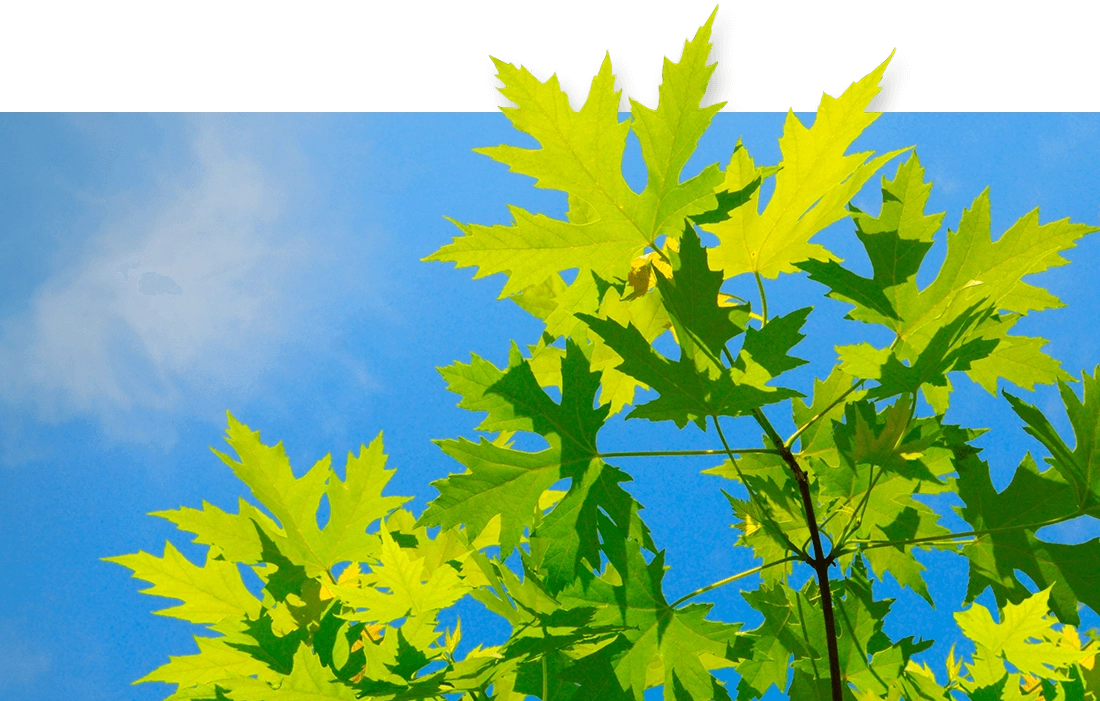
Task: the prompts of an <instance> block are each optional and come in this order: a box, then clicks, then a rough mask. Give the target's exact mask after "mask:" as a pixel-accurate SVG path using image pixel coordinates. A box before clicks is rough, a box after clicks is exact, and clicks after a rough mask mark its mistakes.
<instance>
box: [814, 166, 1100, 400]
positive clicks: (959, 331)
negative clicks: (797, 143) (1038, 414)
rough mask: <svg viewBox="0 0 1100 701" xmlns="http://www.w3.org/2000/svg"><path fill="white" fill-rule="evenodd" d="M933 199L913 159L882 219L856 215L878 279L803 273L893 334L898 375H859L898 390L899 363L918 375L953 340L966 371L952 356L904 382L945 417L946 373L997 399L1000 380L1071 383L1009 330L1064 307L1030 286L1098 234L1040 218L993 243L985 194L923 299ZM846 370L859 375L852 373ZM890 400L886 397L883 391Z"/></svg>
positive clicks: (887, 198) (886, 184)
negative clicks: (928, 394) (918, 384)
mask: <svg viewBox="0 0 1100 701" xmlns="http://www.w3.org/2000/svg"><path fill="white" fill-rule="evenodd" d="M930 190H931V184H930V183H926V182H925V181H924V170H923V169H922V168H921V167H920V162H919V160H918V159H917V156H916V154H913V156H912V157H911V158H910V159H909V161H908V162H906V163H905V164H903V165H902V166H900V167H899V168H898V172H897V175H896V177H895V178H894V180H892V181H888V180H885V179H884V181H883V188H882V194H883V206H882V211H881V212H880V214H879V216H878V217H871V216H870V215H868V214H865V213H864V212H861V211H859V210H858V209H854V208H853V210H852V219H853V221H854V222H855V224H856V233H857V235H858V236H859V238H860V240H861V241H862V242H863V245H864V248H865V249H866V250H867V255H868V257H869V258H870V260H871V264H872V266H873V268H874V277H873V278H862V277H860V276H858V275H856V274H855V273H852V272H851V271H848V270H847V269H845V268H842V267H841V266H840V265H839V264H838V263H836V262H824V263H821V262H810V263H806V264H800V267H802V268H803V269H804V270H807V271H808V272H810V274H811V278H813V279H815V280H818V281H819V282H822V283H824V284H825V285H827V286H828V287H829V289H830V291H829V295H830V296H832V297H836V298H838V299H842V300H844V301H847V302H850V303H852V304H853V305H855V308H854V309H853V310H852V311H851V312H849V314H848V316H849V317H850V318H853V319H858V320H860V321H865V322H868V323H877V324H882V325H884V326H886V327H887V328H889V329H890V330H891V331H893V332H894V333H895V334H896V340H895V343H894V344H893V346H892V348H893V351H894V352H893V356H892V357H891V359H889V360H887V361H886V362H889V363H891V364H892V368H893V372H887V370H886V369H885V368H884V369H883V370H882V371H880V372H878V373H875V372H873V371H869V370H863V371H862V373H861V375H860V376H863V377H879V376H880V375H882V376H885V375H894V376H895V377H894V378H893V380H894V381H895V382H898V381H900V378H898V377H896V376H897V375H899V374H904V373H901V371H900V368H903V367H905V366H904V365H903V364H902V363H904V362H909V363H910V367H912V366H913V365H915V364H916V363H918V362H920V361H919V359H921V358H924V357H930V356H928V355H927V354H928V353H929V350H930V348H932V347H934V346H935V345H937V344H939V345H944V344H945V343H947V342H948V341H949V340H950V341H951V343H950V344H949V345H951V346H952V347H954V348H956V349H960V350H959V352H960V353H961V354H962V356H963V357H965V362H961V363H960V362H956V363H955V364H953V365H951V364H949V363H947V362H946V360H947V357H946V355H945V354H944V353H942V352H939V351H937V352H934V353H932V356H931V360H928V361H925V362H924V371H925V372H923V373H916V372H910V373H908V377H907V378H906V380H907V383H911V382H913V381H916V380H921V381H922V382H923V383H927V384H926V389H927V388H928V386H929V385H931V387H932V390H931V391H932V394H933V395H935V398H936V400H937V401H936V404H938V405H940V407H941V408H946V405H945V402H946V392H947V391H949V388H950V385H949V384H948V383H947V379H946V373H947V372H951V371H955V370H962V371H966V372H968V374H969V375H970V377H971V378H972V379H973V380H975V381H976V382H978V383H980V384H981V385H982V386H983V387H985V388H986V389H987V390H989V391H991V392H994V391H995V390H996V387H997V381H998V379H1001V378H1003V379H1007V380H1009V381H1011V382H1014V383H1016V384H1018V385H1020V386H1022V387H1027V388H1029V389H1030V388H1031V387H1034V385H1035V384H1036V383H1039V384H1050V383H1053V382H1055V381H1058V380H1064V379H1068V376H1067V375H1066V374H1065V372H1064V371H1063V370H1062V369H1061V367H1060V366H1059V365H1058V363H1057V361H1055V360H1053V359H1052V358H1050V357H1049V356H1047V355H1045V354H1044V353H1043V352H1042V350H1041V349H1042V347H1043V345H1044V344H1045V343H1046V342H1045V341H1043V340H1042V339H1037V338H1028V337H1023V336H1010V335H1008V330H1009V329H1010V328H1011V327H1012V326H1013V325H1014V324H1015V323H1016V321H1017V320H1018V319H1019V318H1020V317H1022V316H1024V315H1026V314H1028V313H1029V312H1032V311H1040V310H1043V309H1049V308H1053V307H1058V306H1061V302H1060V301H1059V300H1058V299H1057V298H1056V297H1054V296H1053V295H1051V294H1050V293H1049V292H1047V291H1046V290H1044V289H1042V288H1039V287H1034V286H1032V285H1030V284H1028V283H1025V282H1023V278H1024V277H1026V276H1028V275H1032V274H1034V273H1039V272H1042V271H1044V270H1047V269H1048V268H1051V267H1055V266H1058V265H1063V264H1065V263H1066V260H1065V259H1064V258H1062V257H1061V255H1060V254H1061V252H1063V251H1065V250H1067V249H1069V248H1072V247H1073V246H1074V245H1075V244H1076V241H1077V240H1078V239H1080V238H1081V237H1082V236H1084V235H1085V234H1088V233H1091V232H1094V231H1097V230H1098V229H1097V228H1095V227H1089V226H1086V225H1083V224H1071V223H1070V222H1069V220H1067V219H1063V220H1060V221H1056V222H1052V223H1049V224H1040V223H1039V214H1038V211H1037V210H1036V211H1032V212H1030V213H1028V214H1026V215H1025V216H1023V217H1022V218H1020V219H1019V221H1017V222H1016V223H1015V224H1014V225H1013V226H1012V227H1010V228H1009V229H1008V231H1006V232H1005V233H1004V234H1003V235H1002V236H1001V237H1000V238H999V239H997V240H996V241H993V239H992V234H991V231H990V211H989V195H988V191H986V192H983V193H982V194H981V195H980V196H979V197H978V198H977V199H976V200H975V201H974V203H973V205H972V206H971V208H970V209H968V210H965V211H964V212H963V215H962V219H961V221H960V223H959V229H958V231H957V232H955V233H952V232H948V237H947V257H946V259H945V260H944V262H943V265H942V266H941V268H940V271H939V274H938V275H937V277H936V279H935V281H933V282H932V284H931V285H929V286H928V287H926V288H925V289H923V290H920V289H918V287H917V283H916V273H917V271H918V270H919V269H920V266H921V264H922V262H923V260H924V257H925V255H926V254H927V252H928V250H929V248H930V247H931V243H932V237H933V234H934V232H935V231H936V230H937V229H938V228H939V226H940V222H941V221H942V218H943V215H942V214H939V215H925V214H924V212H923V210H924V206H925V204H926V203H927V201H928V194H929V192H930ZM879 293H881V295H880V294H879ZM884 301H885V302H887V303H888V306H885V305H884V304H883V302H884ZM984 308H988V309H989V310H990V311H991V312H992V313H990V314H988V315H986V316H985V317H984V318H975V317H974V316H973V315H974V314H975V311H976V310H978V309H984ZM963 320H965V321H963ZM947 329H950V332H948V331H945V330H947ZM952 337H954V338H952ZM961 349H966V350H965V352H964V351H962V350H961ZM948 355H949V354H948ZM864 357H866V354H864ZM933 360H935V362H933ZM846 367H847V368H848V369H849V371H850V372H856V370H854V369H853V368H852V366H848V365H846ZM926 378H933V379H934V380H935V381H934V382H933V381H931V380H929V379H926ZM937 388H939V389H937ZM883 392H884V394H883V396H886V394H885V393H886V390H883ZM940 395H943V396H940Z"/></svg>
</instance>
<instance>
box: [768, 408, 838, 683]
mask: <svg viewBox="0 0 1100 701" xmlns="http://www.w3.org/2000/svg"><path fill="white" fill-rule="evenodd" d="M752 415H753V417H754V418H755V419H756V422H757V423H758V424H760V428H762V429H764V433H766V434H768V438H769V439H770V440H771V442H772V444H773V445H775V447H776V450H778V451H779V453H780V455H781V456H782V457H783V461H784V462H786V463H787V466H788V467H790V468H791V472H792V473H793V474H794V478H795V481H796V482H797V483H798V491H799V492H800V493H801V494H802V508H803V510H804V511H805V512H806V525H807V526H808V527H809V529H810V540H811V541H812V542H813V545H814V558H813V560H811V561H810V565H811V566H812V567H813V568H814V571H815V572H816V573H817V586H818V589H819V590H820V591H821V613H822V615H823V616H824V617H825V643H826V645H827V646H828V649H829V680H830V684H831V686H832V695H833V701H843V700H844V679H843V678H842V677H841V673H840V651H839V650H838V649H837V642H836V641H837V636H836V614H835V613H834V612H833V592H832V590H831V589H830V587H829V565H830V564H832V562H833V557H832V556H829V557H826V555H825V550H824V548H822V546H821V533H820V531H819V530H818V527H817V517H816V516H815V515H814V502H813V496H812V495H811V494H810V479H809V476H808V475H807V474H806V472H805V470H803V469H802V468H801V467H800V466H799V464H798V460H796V459H795V457H794V454H793V453H792V452H791V450H790V448H788V447H787V446H786V445H785V444H784V442H783V439H782V438H781V437H780V436H779V432H778V431H776V430H775V427H774V426H772V424H771V422H770V421H768V417H767V416H765V415H764V412H763V411H762V410H760V409H753V411H752Z"/></svg>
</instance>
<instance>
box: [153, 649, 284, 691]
mask: <svg viewBox="0 0 1100 701" xmlns="http://www.w3.org/2000/svg"><path fill="white" fill-rule="evenodd" d="M195 644H196V645H198V648H199V652H198V654H195V655H178V656H177V655H170V656H169V657H168V659H169V662H168V664H165V665H161V666H160V667H158V668H156V669H154V670H153V671H152V672H149V673H148V674H146V675H145V676H144V677H142V678H141V679H138V680H137V681H135V682H134V683H135V684H140V683H145V682H165V683H169V684H176V685H177V687H178V688H177V690H179V689H186V688H188V687H195V686H200V685H207V684H211V683H213V682H217V681H223V680H226V679H232V678H234V677H251V676H256V677H257V678H258V679H262V680H264V681H267V682H272V683H274V682H277V681H278V680H279V675H278V674H277V673H276V672H274V671H273V670H271V669H270V668H269V667H268V666H267V665H266V664H264V663H263V662H261V661H260V660H258V659H256V658H255V657H253V656H252V655H250V654H248V653H247V652H245V651H242V650H238V649H236V648H233V647H231V646H229V645H227V644H226V642H225V638H207V637H200V636H195Z"/></svg>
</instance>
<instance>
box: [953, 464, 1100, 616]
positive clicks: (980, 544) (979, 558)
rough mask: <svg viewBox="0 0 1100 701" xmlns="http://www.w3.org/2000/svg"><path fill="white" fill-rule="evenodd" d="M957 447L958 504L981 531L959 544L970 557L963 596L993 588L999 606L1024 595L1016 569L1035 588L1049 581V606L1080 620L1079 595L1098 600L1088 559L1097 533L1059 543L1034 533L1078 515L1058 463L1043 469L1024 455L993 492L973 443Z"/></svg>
mask: <svg viewBox="0 0 1100 701" xmlns="http://www.w3.org/2000/svg"><path fill="white" fill-rule="evenodd" d="M955 450H956V465H957V470H958V473H959V476H958V478H957V480H956V483H957V486H958V493H959V496H960V497H961V498H962V500H963V503H964V506H963V507H961V508H959V509H958V511H959V514H960V515H961V516H962V517H963V518H964V519H966V521H967V522H968V523H970V524H971V526H973V528H974V529H975V530H977V531H979V535H977V536H976V537H975V540H974V542H973V543H971V544H969V545H967V546H966V547H965V548H964V549H963V554H964V555H966V556H967V558H969V560H970V581H969V584H968V585H967V600H968V601H973V600H974V598H975V597H977V596H978V595H979V594H980V593H981V592H982V591H984V590H985V589H986V587H992V589H993V593H994V595H995V596H996V598H997V604H998V606H1004V605H1005V604H1006V603H1007V602H1013V603H1019V602H1021V601H1023V600H1024V599H1026V598H1027V597H1028V596H1030V594H1031V592H1030V591H1029V590H1028V588H1027V587H1026V586H1024V584H1023V583H1021V582H1020V580H1019V579H1018V578H1017V576H1016V571H1017V570H1019V571H1021V572H1023V573H1024V574H1026V575H1027V576H1028V577H1030V578H1031V581H1033V582H1034V583H1035V584H1036V585H1038V586H1040V587H1044V588H1046V587H1051V586H1053V588H1052V589H1051V594H1050V606H1051V608H1052V609H1053V610H1054V612H1055V614H1057V616H1058V618H1059V620H1061V621H1063V622H1066V623H1071V624H1076V623H1078V621H1079V615H1078V613H1077V602H1078V601H1081V602H1083V603H1085V604H1088V605H1089V606H1091V607H1093V608H1094V609H1096V608H1097V607H1100V598H1098V596H1097V594H1098V592H1100V581H1098V580H1097V577H1098V571H1097V568H1096V567H1095V566H1094V565H1093V564H1092V563H1095V562H1097V561H1098V559H1100V538H1093V539H1091V540H1089V541H1086V542H1085V543H1081V544H1079V545H1064V544H1060V543H1049V542H1046V541H1043V540H1040V539H1039V538H1038V537H1037V535H1036V532H1037V531H1038V529H1039V528H1041V527H1042V526H1044V525H1048V524H1053V523H1059V522H1062V521H1066V520H1069V519H1071V518H1075V517H1076V516H1078V515H1080V514H1081V511H1080V508H1079V506H1078V502H1077V498H1076V495H1075V494H1074V490H1073V487H1072V486H1071V485H1070V484H1068V483H1067V482H1066V481H1065V479H1064V478H1063V477H1062V475H1061V474H1060V473H1059V472H1058V470H1055V469H1048V470H1046V471H1045V472H1040V471H1039V469H1038V467H1037V466H1036V465H1035V461H1034V460H1033V459H1032V458H1031V456H1030V455H1027V456H1025V457H1024V460H1023V462H1021V463H1020V466H1019V467H1018V468H1017V469H1016V473H1015V474H1014V475H1013V477H1012V481H1011V483H1009V485H1008V487H1006V488H1005V490H1004V491H1003V492H997V490H996V489H995V488H994V487H993V483H992V480H991V479H990V476H989V465H988V464H986V462H985V461H984V460H981V459H980V458H979V457H978V455H977V453H978V451H977V449H975V448H973V447H970V446H967V445H960V446H956V448H955ZM1086 513H1090V514H1091V515H1093V516H1100V509H1097V508H1095V507H1091V508H1090V509H1089V510H1088V511H1087V512H1086Z"/></svg>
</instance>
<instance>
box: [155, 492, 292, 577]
mask: <svg viewBox="0 0 1100 701" xmlns="http://www.w3.org/2000/svg"><path fill="white" fill-rule="evenodd" d="M237 511H238V513H235V514H230V513H226V512H225V511H222V510H221V509H219V508H218V507H217V506H214V505H213V504H210V503H208V502H206V501H203V503H202V509H191V508H188V507H186V506H183V507H180V508H179V509H175V510H172V511H154V512H152V513H150V514H149V515H150V516H159V517H160V518H163V519H166V520H168V521H171V522H172V523H174V524H176V527H177V528H179V529H180V530H181V531H186V532H188V533H194V534H195V540H194V542H195V543H198V544H200V545H207V546H210V548H211V554H212V555H213V556H214V557H217V556H219V555H221V556H222V557H224V558H225V559H227V560H231V561H233V562H241V563H244V564H249V565H251V564H256V563H257V562H259V560H260V539H259V538H258V537H257V536H256V527H255V525H254V524H253V523H252V522H253V521H257V522H259V523H260V524H262V526H263V527H264V528H265V529H266V530H267V531H268V532H271V533H276V532H278V531H279V526H278V524H276V523H275V522H274V521H272V520H271V518H270V517H269V516H267V514H265V513H263V512H262V511H260V510H259V509H257V508H256V507H255V506H253V505H251V504H249V503H248V502H247V501H245V500H244V499H240V500H239V501H238V507H237Z"/></svg>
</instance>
